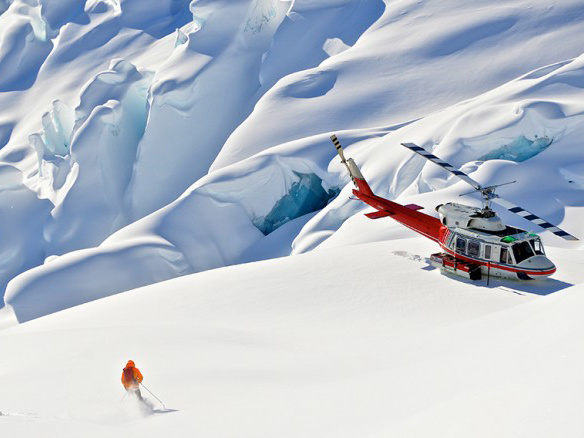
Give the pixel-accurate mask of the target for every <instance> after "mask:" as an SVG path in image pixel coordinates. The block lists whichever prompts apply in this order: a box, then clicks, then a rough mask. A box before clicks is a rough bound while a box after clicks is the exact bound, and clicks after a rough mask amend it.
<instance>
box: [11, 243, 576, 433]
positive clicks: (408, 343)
mask: <svg viewBox="0 0 584 438" xmlns="http://www.w3.org/2000/svg"><path fill="white" fill-rule="evenodd" d="M431 250H432V245H431V244H429V243H427V242H426V241H425V240H423V239H422V238H415V239H406V240H396V241H393V242H383V243H372V244H366V245H358V246H348V247H345V248H339V249H335V250H321V251H315V252H313V253H310V254H305V255H300V256H295V257H289V258H280V259H276V260H271V261H265V262H259V263H252V264H245V265H239V266H233V267H228V268H222V269H218V270H212V271H208V272H204V273H200V274H195V275H191V276H186V277H182V278H180V279H176V280H171V281H169V282H164V283H160V284H158V285H154V286H149V287H147V288H144V289H140V290H135V291H132V292H129V293H126V294H121V295H118V296H115V297H110V298H107V299H103V300H99V301H96V302H94V303H90V304H87V305H83V306H79V307H76V308H74V309H69V310H66V311H63V312H59V313H55V314H53V315H50V316H47V317H44V318H40V319H38V320H36V321H31V322H29V323H25V324H22V325H19V326H17V327H13V328H10V329H5V330H3V331H2V332H0V338H1V340H2V341H1V342H0V351H1V354H2V357H3V358H4V359H3V363H2V368H1V373H0V381H1V384H2V388H3V392H2V399H1V400H0V411H2V412H3V413H5V414H8V415H7V416H3V417H0V422H1V424H2V430H5V431H7V432H12V433H14V434H18V435H19V436H39V434H42V436H46V437H52V436H60V437H63V436H78V435H79V434H82V435H83V436H101V435H102V434H104V433H107V434H108V435H109V436H128V434H130V435H132V436H148V437H149V436H152V437H154V436H160V435H169V434H170V435H173V434H178V433H181V434H185V433H187V434H192V435H202V436H208V437H219V436H221V437H225V436H239V437H248V436H249V437H251V436H253V437H263V436H266V437H268V436H274V435H279V436H285V437H287V436H290V437H292V436H324V435H326V436H329V435H334V436H340V437H345V436H346V437H354V436H387V434H392V432H393V434H397V435H399V436H452V437H458V436H460V437H463V436H469V435H472V436H480V437H482V436H484V437H489V436H501V437H527V436H535V437H546V436H550V433H551V434H554V433H559V434H561V435H562V436H578V434H579V433H581V431H582V423H581V421H580V415H579V411H580V410H581V408H582V402H581V397H580V394H581V391H582V387H581V385H580V384H578V383H577V382H579V381H580V378H579V375H580V370H581V368H582V365H583V363H582V361H583V360H584V355H583V354H582V349H581V348H580V346H579V345H580V344H581V342H580V341H579V339H580V338H581V336H582V331H583V330H584V326H583V325H582V321H581V318H580V316H579V314H580V308H581V306H582V293H581V292H582V282H583V281H584V276H583V275H582V270H581V269H580V266H581V265H582V263H583V262H584V260H583V259H582V258H580V259H579V260H573V258H572V255H573V252H571V251H569V250H554V251H553V252H552V254H553V256H554V257H555V258H556V259H557V260H561V262H562V269H561V271H560V272H559V274H558V278H557V279H555V280H551V279H550V280H547V281H546V282H545V284H544V285H540V286H539V287H537V286H534V285H530V286H525V285H524V286H521V285H520V283H513V282H512V283H501V282H492V283H491V286H490V287H485V284H484V282H481V284H480V285H477V284H472V283H466V282H463V281H460V280H453V279H450V278H447V277H444V276H441V275H440V274H439V273H438V272H437V271H435V270H428V269H427V264H426V262H424V255H425V254H427V253H428V251H431ZM420 255H421V258H420V257H419V256H420ZM571 258H572V260H570V259H571ZM394 270H399V272H401V274H402V275H399V276H396V275H392V271H394ZM551 292H554V293H553V294H551V295H547V296H546V294H549V293H551ZM47 346H50V347H49V348H47ZM129 358H132V359H133V360H135V361H136V363H137V366H138V367H140V368H141V370H142V372H143V373H144V375H145V380H144V384H145V385H146V386H147V387H148V389H150V390H151V391H153V392H154V393H155V394H156V395H157V396H158V397H159V398H161V399H162V401H163V402H164V403H165V405H166V408H167V409H168V410H169V411H166V412H164V411H163V410H162V408H161V406H160V405H159V404H157V402H156V400H154V399H153V397H151V396H149V400H150V401H151V402H152V403H153V406H152V408H151V409H143V410H141V409H139V408H138V407H136V406H132V405H131V404H128V403H127V400H125V401H124V402H121V403H120V399H121V398H122V394H123V389H122V387H121V385H120V383H119V374H120V371H121V367H122V366H123V365H124V364H125V361H126V360H127V359H129ZM31 370H34V372H33V373H32V374H31ZM88 377H89V380H88ZM56 394H59V396H56ZM146 395H147V394H146ZM226 419H229V421H226ZM494 419H496V421H493V420H494Z"/></svg>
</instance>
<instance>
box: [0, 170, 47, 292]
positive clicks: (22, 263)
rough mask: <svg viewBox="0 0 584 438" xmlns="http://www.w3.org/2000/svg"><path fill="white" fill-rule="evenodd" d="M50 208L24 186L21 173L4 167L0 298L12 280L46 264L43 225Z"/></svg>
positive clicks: (0, 199) (0, 206)
mask: <svg viewBox="0 0 584 438" xmlns="http://www.w3.org/2000/svg"><path fill="white" fill-rule="evenodd" d="M50 209H51V203H50V202H49V201H46V200H44V201H43V200H39V199H38V198H37V196H36V194H35V193H34V192H33V191H31V190H30V189H29V188H28V187H26V186H25V185H24V184H23V183H22V173H21V172H20V170H18V169H16V168H15V167H13V166H10V165H8V164H0V218H1V223H2V225H1V226H0V242H1V244H0V296H3V295H4V290H5V288H6V285H7V283H8V282H9V281H10V279H11V278H13V277H14V276H16V275H17V274H19V273H21V272H23V271H26V270H27V269H30V268H32V267H34V266H37V265H39V264H41V263H42V262H43V260H44V258H45V241H44V239H43V229H42V223H43V222H44V221H46V220H47V218H48V216H49V212H50ZM23 230H25V232H23Z"/></svg>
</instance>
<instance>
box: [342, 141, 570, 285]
mask: <svg viewBox="0 0 584 438" xmlns="http://www.w3.org/2000/svg"><path fill="white" fill-rule="evenodd" d="M331 140H332V141H333V144H334V145H335V148H336V149H337V152H338V154H339V156H340V157H341V161H342V163H343V164H344V165H345V166H346V167H347V169H348V170H349V174H350V175H351V178H352V180H353V183H354V184H355V186H356V187H357V188H356V189H354V190H353V194H354V195H355V196H356V197H357V198H359V199H360V200H361V201H363V202H365V203H366V204H368V205H370V206H372V207H373V208H375V209H377V211H375V212H373V213H367V214H365V216H367V217H369V218H370V219H380V218H383V217H388V216H389V217H391V218H392V219H394V220H396V221H397V222H400V223H401V224H403V225H405V226H406V227H408V228H411V229H412V230H414V231H416V232H418V233H420V234H422V235H424V236H426V237H428V238H429V239H432V240H433V241H435V242H437V243H438V244H439V245H440V247H441V248H442V250H443V252H440V253H436V254H432V255H431V257H430V263H431V264H432V265H433V266H435V267H437V268H439V269H440V270H441V272H443V273H444V272H449V273H452V274H456V275H460V276H462V277H466V278H469V279H471V280H478V279H480V278H481V277H482V275H486V276H487V278H488V276H495V277H502V278H509V279H514V280H517V279H519V280H534V279H542V278H546V277H549V276H550V275H552V274H553V273H554V272H555V271H556V267H555V265H554V264H553V263H552V262H551V261H550V260H549V259H548V258H547V257H546V255H545V251H544V248H543V245H542V242H541V239H540V238H539V237H538V236H537V235H536V234H533V233H531V232H528V231H525V230H522V229H519V228H515V227H511V226H508V225H505V224H503V221H502V220H501V218H500V217H499V216H497V214H496V213H495V212H494V211H493V210H491V208H490V207H489V203H490V201H494V202H496V203H498V204H499V205H501V206H503V207H505V208H506V209H507V210H509V211H511V212H513V213H516V214H518V215H520V216H521V217H523V218H524V219H527V220H529V221H531V222H533V223H534V224H536V225H538V226H540V227H541V228H544V229H546V230H548V231H551V232H552V233H554V234H555V235H557V236H560V237H562V238H564V239H566V240H578V239H577V238H576V237H574V236H572V235H571V234H569V233H567V232H565V231H564V230H561V229H560V228H558V227H556V226H555V225H553V224H550V223H549V222H547V221H546V220H544V219H542V218H540V217H538V216H537V215H535V214H533V213H531V212H529V211H527V210H525V209H523V208H521V207H518V206H517V205H515V204H512V203H511V202H509V201H506V200H504V199H502V198H501V197H499V196H498V195H496V194H495V189H496V188H497V187H500V186H501V185H504V184H499V185H494V186H488V187H482V186H481V185H480V184H479V183H478V182H476V181H475V180H473V179H472V178H471V177H469V176H468V175H466V174H465V173H464V172H462V171H460V170H458V169H456V168H454V167H453V166H451V165H450V164H448V163H445V162H444V161H442V160H441V159H439V158H438V157H436V156H435V155H433V154H431V153H430V152H428V151H426V150H425V149H424V148H421V147H420V146H417V145H415V144H413V143H402V145H403V146H405V147H407V148H408V149H410V150H412V151H413V152H416V153H417V154H419V155H421V156H422V157H424V158H426V159H428V160H429V161H431V162H433V163H435V164H437V165H439V166H442V167H443V168H444V169H446V170H448V171H449V172H451V173H453V174H454V175H456V176H458V177H459V178H461V179H462V180H464V181H466V182H467V183H469V184H470V185H471V186H472V187H473V188H474V189H475V190H476V191H478V192H479V193H481V195H482V197H483V208H477V207H471V206H468V205H462V204H456V203H453V202H449V203H446V204H441V205H438V206H437V207H436V211H437V212H438V214H439V216H440V219H438V218H435V217H433V216H429V215H427V214H424V213H421V212H420V211H418V210H421V209H423V207H420V206H418V205H415V204H409V205H401V204H398V203H396V202H392V201H390V200H388V199H385V198H381V197H379V196H376V195H375V194H374V193H373V192H372V190H371V188H370V187H369V184H367V181H365V178H364V177H363V175H362V174H361V171H360V170H359V168H358V167H357V165H356V164H355V161H353V159H352V158H349V159H345V156H344V153H343V148H342V146H341V144H340V142H339V140H338V138H337V136H336V135H332V136H331ZM513 182H515V181H513ZM505 184H511V183H505Z"/></svg>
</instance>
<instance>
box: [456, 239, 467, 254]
mask: <svg viewBox="0 0 584 438" xmlns="http://www.w3.org/2000/svg"><path fill="white" fill-rule="evenodd" d="M456 252H457V253H459V254H465V253H466V239H462V238H460V237H457V238H456Z"/></svg>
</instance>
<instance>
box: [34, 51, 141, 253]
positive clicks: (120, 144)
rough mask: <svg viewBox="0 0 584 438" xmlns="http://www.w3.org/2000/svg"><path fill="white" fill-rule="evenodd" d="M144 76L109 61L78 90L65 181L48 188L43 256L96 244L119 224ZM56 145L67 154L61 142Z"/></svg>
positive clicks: (122, 217) (138, 131)
mask: <svg viewBox="0 0 584 438" xmlns="http://www.w3.org/2000/svg"><path fill="white" fill-rule="evenodd" d="M150 79H151V74H150V73H148V72H145V73H143V72H139V71H138V70H137V69H136V68H135V67H134V66H133V65H132V64H131V63H129V62H126V61H124V60H114V61H112V63H111V65H110V69H109V70H108V71H105V72H102V73H100V74H98V75H97V76H96V77H95V78H94V79H93V80H91V81H90V82H89V83H88V85H87V86H86V87H85V89H84V91H83V92H82V94H81V102H80V104H79V106H78V107H77V108H76V110H75V125H74V127H73V128H72V132H71V139H70V144H71V147H70V156H69V157H67V160H66V163H67V164H66V165H67V166H68V170H67V176H66V181H65V182H63V181H60V182H59V184H60V186H59V187H57V186H56V187H54V190H55V192H56V193H57V195H56V196H55V197H54V202H55V208H54V210H53V212H52V220H51V221H50V222H49V223H48V224H47V226H46V227H45V236H46V238H47V240H48V242H49V247H48V253H49V254H51V255H54V254H56V255H60V254H64V253H66V252H69V251H72V250H76V249H81V248H87V247H91V246H96V245H99V244H100V243H101V242H102V241H103V240H104V239H105V238H106V237H108V236H109V235H110V234H111V233H112V232H113V231H115V230H116V229H118V228H120V227H121V226H122V225H125V223H126V219H125V214H124V208H123V207H124V205H123V198H124V194H125V191H126V187H127V185H128V183H129V181H130V177H131V174H132V168H133V165H134V161H135V158H136V148H137V145H138V142H139V140H140V138H141V137H142V135H143V133H144V128H145V126H146V117H147V111H148V102H147V91H148V86H149V84H150ZM50 126H52V125H50ZM49 132H52V131H51V130H49ZM51 143H53V142H49V143H48V144H51ZM61 147H62V148H63V150H62V152H63V153H68V151H67V148H66V142H65V146H61ZM61 178H62V177H61Z"/></svg>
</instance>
